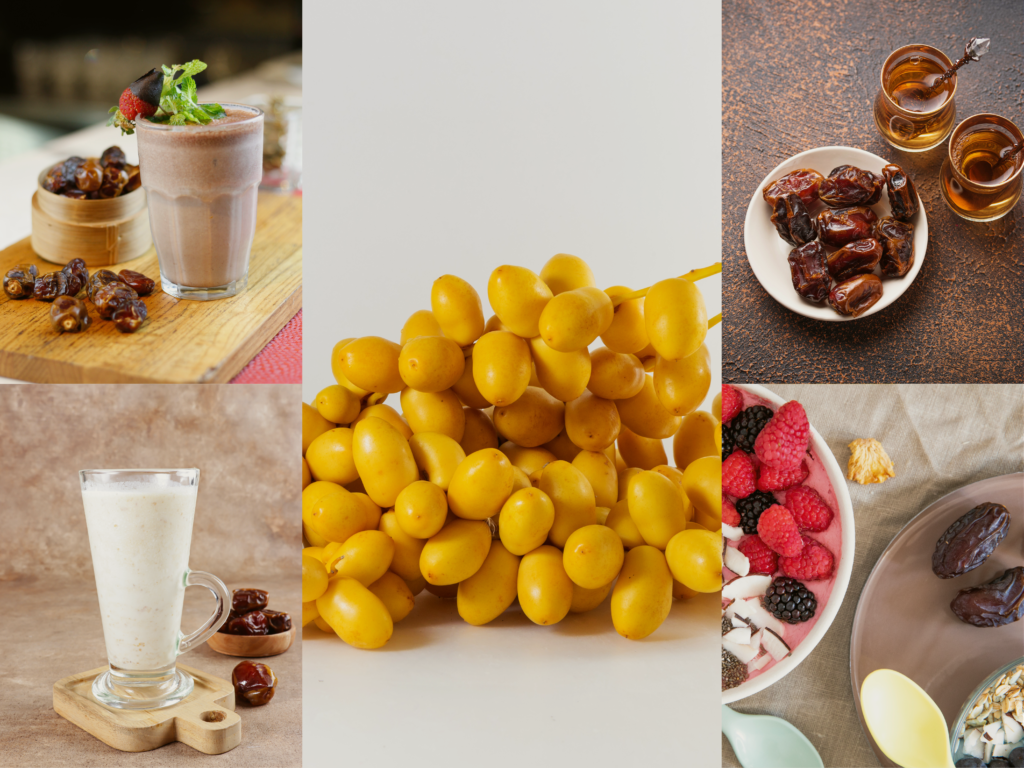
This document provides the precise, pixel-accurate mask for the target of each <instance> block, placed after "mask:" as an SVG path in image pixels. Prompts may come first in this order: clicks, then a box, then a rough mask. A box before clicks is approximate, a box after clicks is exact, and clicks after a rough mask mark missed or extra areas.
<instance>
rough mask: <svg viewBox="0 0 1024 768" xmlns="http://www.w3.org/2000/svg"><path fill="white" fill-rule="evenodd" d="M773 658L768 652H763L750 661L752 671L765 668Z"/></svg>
mask: <svg viewBox="0 0 1024 768" xmlns="http://www.w3.org/2000/svg"><path fill="white" fill-rule="evenodd" d="M771 660H772V657H771V656H770V655H769V654H767V653H762V654H761V655H760V656H758V657H757V658H756V659H754V660H753V661H752V662H750V665H749V669H750V671H751V672H757V670H759V669H764V668H765V667H766V666H768V662H770V661H771Z"/></svg>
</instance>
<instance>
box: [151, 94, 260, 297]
mask: <svg viewBox="0 0 1024 768" xmlns="http://www.w3.org/2000/svg"><path fill="white" fill-rule="evenodd" d="M223 106H224V109H225V111H226V112H227V114H226V116H225V117H223V118H220V119H218V120H214V121H213V122H211V123H209V124H207V125H193V124H189V125H182V126H176V125H168V124H160V123H153V122H150V121H148V120H145V119H139V120H138V121H137V125H136V128H137V133H138V138H139V164H140V173H141V176H142V186H143V187H144V188H145V189H146V195H147V197H148V202H149V222H150V228H151V229H152V231H153V244H154V245H155V246H156V251H157V256H158V257H159V260H160V277H161V281H162V283H163V288H164V290H165V291H167V292H168V293H171V294H172V295H175V296H178V297H179V298H196V299H211V298H223V297H226V296H231V295H234V294H235V293H238V292H240V291H241V290H242V289H244V288H245V282H246V278H247V275H248V270H249V252H250V249H251V248H252V240H253V234H254V233H255V231H256V193H257V190H258V188H259V184H260V180H261V178H262V175H263V113H262V112H261V111H260V110H258V109H255V108H253V107H244V106H240V105H235V104H226V105H223Z"/></svg>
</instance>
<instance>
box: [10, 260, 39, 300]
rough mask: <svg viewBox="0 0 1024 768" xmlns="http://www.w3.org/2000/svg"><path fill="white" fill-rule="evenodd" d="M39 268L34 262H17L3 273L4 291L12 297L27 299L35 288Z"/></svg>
mask: <svg viewBox="0 0 1024 768" xmlns="http://www.w3.org/2000/svg"><path fill="white" fill-rule="evenodd" d="M38 274H39V270H38V269H36V265H35V264H18V265H17V266H14V267H11V268H10V269H9V270H7V274H6V275H4V293H6V294H7V295H8V296H10V297H11V298H12V299H27V298H29V297H30V296H31V295H32V291H33V290H35V284H36V277H37V276H38Z"/></svg>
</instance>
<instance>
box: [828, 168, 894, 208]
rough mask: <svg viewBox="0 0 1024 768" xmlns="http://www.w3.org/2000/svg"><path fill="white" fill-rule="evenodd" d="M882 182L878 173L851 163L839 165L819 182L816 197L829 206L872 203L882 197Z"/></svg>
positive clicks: (840, 206)
mask: <svg viewBox="0 0 1024 768" xmlns="http://www.w3.org/2000/svg"><path fill="white" fill-rule="evenodd" d="M884 184H885V179H883V178H882V177H881V176H879V175H878V174H875V173H872V172H871V171H864V170H861V169H860V168H857V167H856V166H853V165H840V166H838V167H837V168H833V169H832V172H831V173H829V175H828V178H827V179H825V180H824V181H822V182H821V186H820V187H818V199H819V200H821V202H823V203H824V204H825V205H827V206H828V207H829V208H847V207H849V206H851V205H874V204H875V203H877V202H878V201H879V200H880V199H881V198H882V187H883V186H884Z"/></svg>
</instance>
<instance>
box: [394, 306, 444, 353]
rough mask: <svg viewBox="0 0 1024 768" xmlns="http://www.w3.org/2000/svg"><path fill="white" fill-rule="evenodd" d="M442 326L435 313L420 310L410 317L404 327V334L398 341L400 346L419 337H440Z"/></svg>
mask: <svg viewBox="0 0 1024 768" xmlns="http://www.w3.org/2000/svg"><path fill="white" fill-rule="evenodd" d="M440 335H441V326H440V325H439V324H438V322H437V319H436V318H435V317H434V313H433V312H431V311H430V310H429V309H418V310H416V311H415V312H413V313H412V314H411V315H409V319H408V320H406V321H405V325H403V326H402V333H401V336H400V338H399V339H398V342H399V344H401V345H402V346H405V343H406V342H407V341H409V340H410V339H415V338H416V337H417V336H440Z"/></svg>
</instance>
